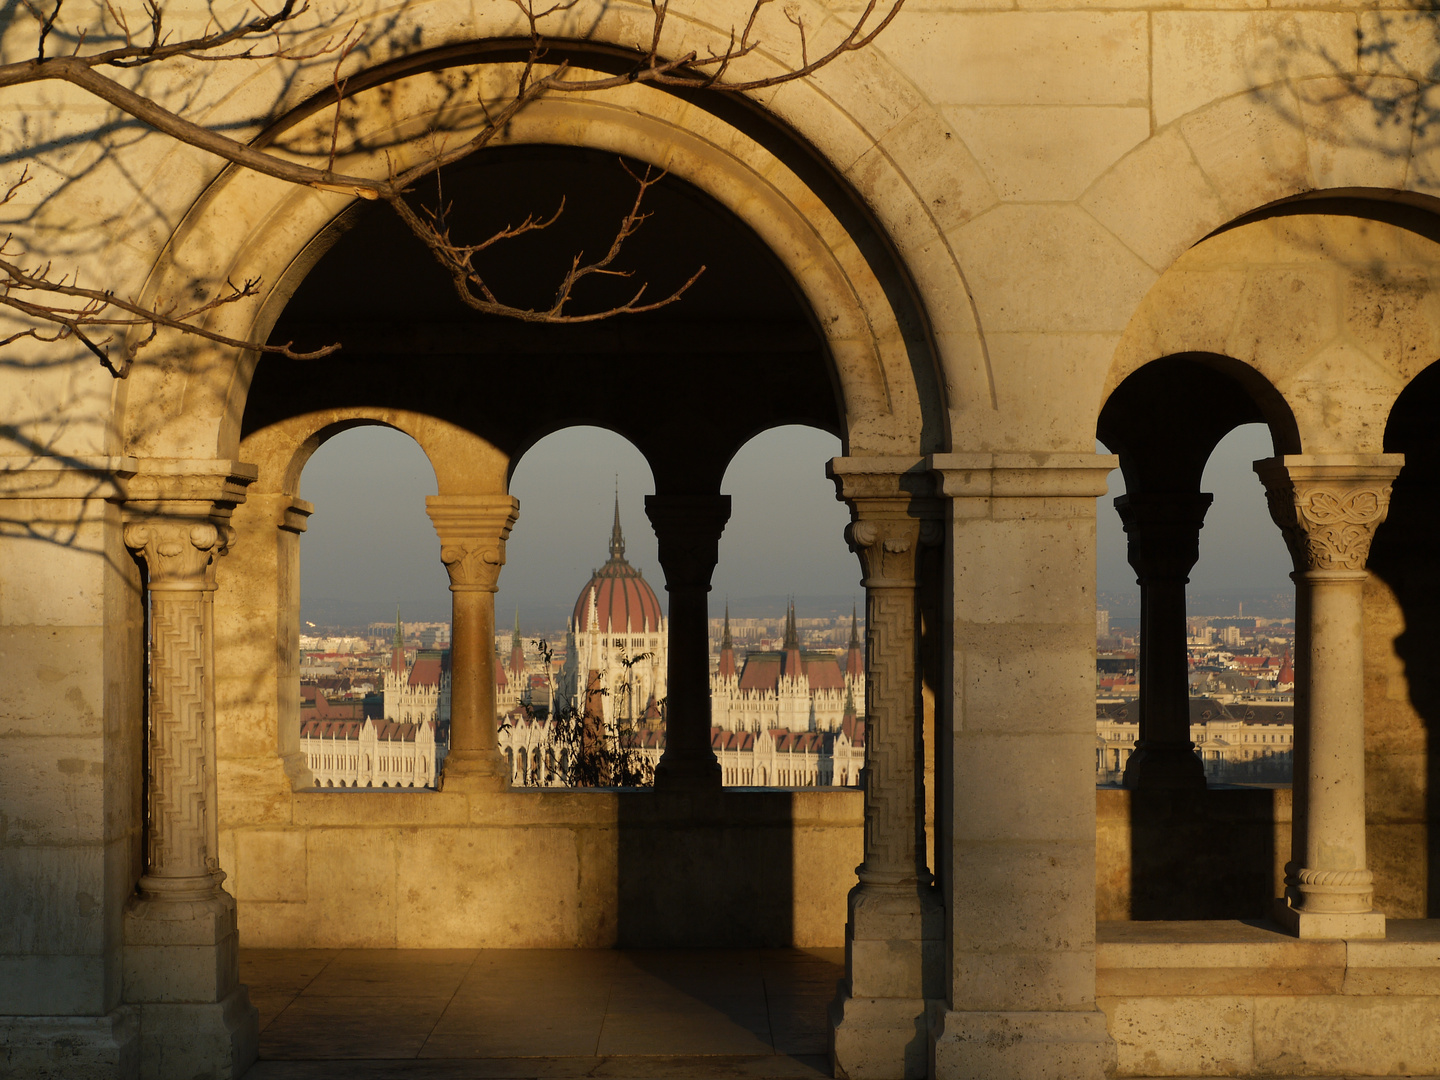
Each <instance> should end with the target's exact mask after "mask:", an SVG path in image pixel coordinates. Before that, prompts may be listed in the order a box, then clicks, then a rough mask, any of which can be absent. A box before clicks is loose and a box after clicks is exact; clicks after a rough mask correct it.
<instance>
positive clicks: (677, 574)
mask: <svg viewBox="0 0 1440 1080" xmlns="http://www.w3.org/2000/svg"><path fill="white" fill-rule="evenodd" d="M645 516H646V517H648V518H649V519H650V524H651V525H652V526H653V527H654V529H655V539H656V541H657V542H658V548H659V551H658V554H659V557H660V565H661V566H662V567H663V568H664V570H665V587H666V588H667V589H670V590H674V589H676V588H682V589H685V588H688V589H703V590H706V591H708V590H709V588H710V578H711V575H713V574H714V573H715V564H716V563H717V562H718V561H719V559H720V535H721V533H723V532H724V531H725V525H726V523H727V522H728V521H729V520H730V496H728V495H647V496H646V497H645Z"/></svg>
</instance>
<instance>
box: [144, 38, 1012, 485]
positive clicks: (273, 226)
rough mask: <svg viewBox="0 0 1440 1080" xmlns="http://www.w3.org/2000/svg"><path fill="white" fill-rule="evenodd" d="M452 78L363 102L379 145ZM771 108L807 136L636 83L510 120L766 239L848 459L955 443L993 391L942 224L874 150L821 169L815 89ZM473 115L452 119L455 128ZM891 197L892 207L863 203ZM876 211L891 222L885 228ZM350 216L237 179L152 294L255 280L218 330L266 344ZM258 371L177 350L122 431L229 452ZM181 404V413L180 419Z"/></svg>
mask: <svg viewBox="0 0 1440 1080" xmlns="http://www.w3.org/2000/svg"><path fill="white" fill-rule="evenodd" d="M417 62H419V61H417ZM431 62H432V63H433V62H435V61H433V60H432V61H431ZM457 62H458V61H457ZM876 62H878V61H876ZM445 78H446V76H445V69H439V70H429V71H425V72H422V73H419V74H411V75H404V76H401V77H397V78H396V79H394V80H393V81H391V82H388V83H386V84H385V85H384V90H385V94H384V95H383V98H384V103H383V105H381V104H379V98H380V97H381V95H378V94H372V95H370V96H369V97H368V98H367V95H366V94H361V95H359V96H358V97H356V98H355V99H353V100H354V101H355V102H356V103H357V107H363V108H365V109H366V110H367V112H366V114H365V115H364V117H363V119H362V121H361V126H362V128H365V129H366V134H367V137H369V138H371V139H372V140H378V141H386V140H387V139H388V140H390V141H391V143H392V145H391V146H389V147H388V152H389V154H390V155H391V157H392V158H394V159H396V160H399V161H404V160H406V159H407V156H408V157H410V158H413V157H414V156H415V155H417V154H419V153H422V152H423V145H422V144H424V138H423V134H424V131H425V128H426V127H427V125H428V124H430V123H431V122H432V121H433V120H434V118H435V117H436V115H437V114H439V112H440V111H441V110H442V109H443V108H444V106H445V104H446V99H447V96H448V95H449V94H450V93H451V91H452V90H453V87H450V86H449V85H448V84H447V83H446V82H445ZM777 97H778V98H784V100H785V102H786V103H787V104H788V103H791V102H793V104H791V105H790V106H789V107H790V110H791V113H790V115H791V116H792V117H793V119H795V120H800V119H802V117H803V118H804V123H803V124H797V127H798V128H799V129H800V130H799V133H798V135H796V134H793V133H791V132H789V131H787V130H786V129H785V128H783V127H782V126H780V125H777V124H776V123H775V122H774V120H773V119H768V120H767V119H765V118H764V114H761V113H760V112H759V111H758V109H757V108H755V107H753V106H751V105H749V104H748V103H747V104H744V105H735V106H734V108H731V109H730V110H729V112H727V111H726V109H716V110H715V111H707V110H706V108H704V107H703V106H704V104H705V103H704V102H699V103H698V104H697V102H696V101H692V100H687V99H684V98H681V97H679V96H676V95H672V94H666V93H661V92H659V91H655V90H651V89H648V88H644V87H638V86H630V87H627V88H625V89H624V90H620V91H615V92H611V93H607V94H604V95H595V96H593V97H587V98H585V99H584V100H578V99H577V100H564V101H560V100H556V101H541V102H539V103H537V104H536V105H535V106H534V107H533V108H531V109H528V110H527V111H526V112H525V113H524V114H523V115H522V116H521V117H519V118H518V119H517V120H516V122H515V123H514V125H512V130H511V131H510V132H509V135H508V140H507V141H508V142H510V143H512V144H526V143H529V144H544V143H557V144H562V145H576V146H589V147H593V148H598V149H602V150H605V151H607V152H617V153H623V154H626V155H629V156H631V157H634V158H637V159H638V160H641V161H645V162H649V163H653V164H656V165H659V166H662V167H664V168H666V169H668V170H669V171H670V172H671V173H673V174H675V175H676V176H678V177H681V178H683V179H685V180H687V181H689V182H691V183H693V184H695V185H696V186H697V187H699V188H701V189H702V190H704V191H705V192H706V193H707V194H709V195H710V196H712V197H714V198H715V199H716V200H717V201H719V202H720V203H721V204H722V205H724V206H725V207H726V208H727V209H729V210H730V211H732V212H733V213H735V214H736V215H737V216H738V217H740V218H741V220H743V221H745V222H746V223H747V224H748V225H749V226H750V227H751V228H753V229H754V230H755V231H756V232H757V233H758V234H759V235H760V236H761V238H762V240H763V241H764V243H765V244H766V245H767V246H768V247H769V249H770V250H772V251H773V252H774V253H775V254H776V256H777V257H778V258H779V259H780V261H781V262H782V263H783V264H784V265H785V267H786V268H787V270H788V271H789V273H790V274H791V275H792V277H793V278H794V280H795V281H796V283H797V285H798V287H799V288H800V290H801V291H802V292H803V294H804V295H805V297H806V299H807V301H808V303H809V305H810V307H811V309H812V310H813V313H814V316H815V319H816V322H817V324H818V326H819V327H820V328H821V329H822V331H823V335H824V339H825V342H826V345H827V348H828V351H829V354H830V358H831V361H832V362H833V365H834V370H835V372H836V375H837V378H838V381H839V383H840V386H841V392H842V396H843V399H844V403H845V414H846V429H847V430H846V431H845V433H844V434H845V437H846V441H847V443H849V444H852V449H851V452H852V453H855V452H860V453H870V454H876V453H881V454H884V453H923V452H926V451H927V450H936V449H943V448H944V445H945V441H946V438H947V436H946V434H945V431H946V426H947V425H946V424H945V423H944V415H945V409H946V407H947V399H949V398H956V399H957V400H958V399H959V398H960V397H972V398H975V399H978V400H987V399H988V397H989V396H990V391H989V389H988V388H987V386H988V384H987V385H981V384H976V383H975V382H974V379H975V378H976V377H979V378H980V379H981V382H982V383H983V382H984V380H985V379H987V378H988V375H986V374H985V363H984V362H983V359H979V358H978V356H979V354H978V353H977V351H976V350H978V349H980V345H979V338H978V334H977V332H976V327H975V324H974V318H973V312H971V311H970V308H969V306H968V303H965V304H956V303H954V302H953V300H954V298H955V297H968V291H967V289H966V287H965V284H964V281H963V279H962V278H961V277H960V274H959V270H958V267H957V266H956V264H955V260H954V258H953V256H951V255H948V254H947V253H948V250H949V249H948V245H946V243H945V241H944V238H943V235H942V233H941V231H940V230H941V226H940V223H939V222H938V221H937V220H936V219H935V218H934V217H933V216H932V215H931V214H929V212H928V211H927V210H926V209H925V204H924V202H923V201H920V202H918V203H917V195H918V192H917V190H916V187H915V184H914V183H912V182H907V181H905V180H904V179H903V178H902V177H900V176H899V174H898V172H897V171H896V169H895V166H894V164H893V162H891V161H890V160H889V158H888V157H886V156H885V155H884V154H883V153H872V154H869V155H866V154H864V153H862V154H861V156H862V157H868V159H869V160H868V162H867V163H866V165H865V168H864V169H863V170H860V171H857V170H856V169H855V168H852V169H851V170H850V171H849V172H848V173H847V174H846V175H845V176H837V175H836V173H835V170H834V169H832V168H830V167H828V166H819V165H818V164H817V162H816V160H815V157H814V154H813V150H811V149H810V147H809V146H807V145H806V144H805V143H804V142H802V141H801V139H802V138H803V139H809V140H810V141H811V142H812V143H820V144H824V143H827V142H828V143H833V142H834V138H833V135H834V133H833V131H830V129H831V128H833V127H835V126H836V125H837V124H838V125H841V126H845V127H853V125H854V119H853V118H852V117H848V116H844V115H838V114H843V110H840V109H838V107H837V106H835V105H834V104H833V103H829V104H825V105H824V106H823V112H822V114H821V115H818V116H815V115H812V114H813V111H814V110H815V109H816V108H817V107H820V106H821V102H824V101H828V99H824V98H821V97H820V96H818V94H816V92H814V91H813V90H811V89H808V88H807V89H804V90H801V89H796V90H793V91H792V90H791V89H790V88H788V87H787V88H786V91H785V93H783V94H781V95H777ZM372 98H373V99H374V100H371V99H372ZM801 99H804V100H805V104H804V106H803V108H801V107H800V105H801ZM732 104H733V103H732ZM785 111H786V110H784V109H780V110H779V112H780V113H781V114H784V113H785ZM825 113H828V114H829V115H825ZM295 116H296V118H298V120H297V122H298V123H299V124H301V125H303V124H304V123H310V122H313V121H314V119H315V118H314V116H310V117H309V118H308V119H307V117H306V111H305V109H303V108H302V109H300V110H297V112H296V114H295ZM466 122H468V118H467V117H465V116H460V117H458V118H456V119H455V123H456V124H457V126H458V127H461V128H463V126H464V124H465V123H466ZM937 122H938V121H937ZM278 126H284V125H283V124H282V125H278ZM292 126H293V125H292ZM827 131H828V132H829V136H828V137H827V136H826V134H825V133H826V132H827ZM812 136H813V138H812ZM870 137H871V136H870V135H868V134H867V135H866V136H864V138H870ZM862 141H863V140H862ZM852 149H855V147H853V146H852ZM872 149H873V144H872ZM386 167H387V166H386V163H385V159H384V155H382V154H380V153H351V154H347V155H345V156H344V157H343V159H342V160H338V161H337V168H343V169H345V170H347V171H350V172H353V173H359V174H378V173H379V172H381V171H382V170H383V169H384V168H386ZM881 190H883V191H885V192H887V194H886V197H884V198H880V199H867V195H869V194H877V193H879V192H880V191H881ZM867 201H870V202H873V203H874V204H875V205H876V206H877V207H884V208H885V209H886V211H887V214H888V217H889V218H891V219H893V221H884V222H877V221H876V220H875V219H874V217H873V216H872V215H871V214H870V213H869V211H868V210H866V209H865V206H866V202H867ZM347 206H348V204H347V199H346V198H345V197H344V196H339V195H334V194H328V193H320V192H315V191H311V190H308V189H307V190H295V189H289V188H287V187H286V186H285V185H282V184H279V183H277V182H274V181H271V180H269V179H267V178H264V177H260V176H256V175H254V174H247V173H245V172H243V171H240V170H234V169H231V170H227V171H226V172H225V173H223V174H222V175H221V176H220V178H219V179H217V180H216V181H215V182H214V183H213V184H211V186H210V187H209V188H208V189H207V191H206V192H205V194H204V196H203V197H202V198H201V199H200V200H199V201H198V202H197V203H196V204H195V205H194V206H193V207H192V208H191V210H190V212H189V213H188V214H187V216H186V218H185V220H184V221H183V222H182V224H181V225H180V227H179V228H178V229H176V230H175V233H174V235H173V237H172V239H171V242H170V244H169V246H168V248H167V249H166V252H165V254H164V256H163V258H162V259H161V260H160V262H159V263H158V264H157V265H156V267H155V268H154V270H153V272H152V273H151V275H150V281H149V285H148V292H149V295H173V294H175V293H176V292H177V291H178V290H184V289H188V288H196V287H200V288H204V287H205V286H206V285H208V284H211V283H218V282H221V281H223V280H225V279H226V278H227V277H228V278H235V275H237V274H239V275H241V277H245V278H250V277H257V276H258V277H260V278H262V279H263V280H264V281H265V282H266V283H267V289H266V292H265V293H264V295H263V296H258V297H256V298H255V299H254V302H253V303H247V304H236V305H230V306H228V307H225V308H222V309H217V311H216V312H214V313H213V317H212V321H211V324H210V325H211V327H212V328H213V329H216V330H218V331H221V332H224V333H227V334H234V335H237V336H246V335H249V334H252V333H257V334H259V335H260V336H264V334H265V333H267V332H268V329H269V327H270V326H271V325H272V324H273V322H274V320H275V318H276V317H277V316H278V315H279V312H280V310H281V309H282V308H283V306H284V303H285V301H286V299H287V298H288V296H289V294H290V292H292V291H293V289H294V288H295V286H296V284H297V283H298V281H299V280H300V279H302V278H303V277H304V274H305V273H306V271H308V269H309V268H310V267H311V266H313V265H314V263H315V261H316V260H317V259H318V258H319V257H320V255H321V254H323V252H324V251H325V250H326V249H327V248H328V246H329V244H330V242H332V240H333V237H334V236H335V235H336V234H337V233H338V232H339V231H341V230H342V229H343V228H344V225H345V212H346V210H347ZM902 222H903V223H905V225H904V230H905V231H906V232H908V233H909V234H910V235H907V236H905V237H892V236H890V235H888V232H887V226H888V225H890V224H899V223H902ZM900 250H903V251H908V252H913V254H914V256H915V258H913V259H908V258H904V257H903V256H902V255H901V254H900V253H899V252H900ZM912 262H913V263H914V264H915V265H914V267H913V269H912V267H911V263H912ZM942 297H943V298H945V299H944V300H943V301H941V299H940V298H942ZM926 298H930V299H929V300H928V301H927V299H926ZM167 350H168V351H167ZM162 353H163V354H164V355H163V358H162V355H161V354H162ZM253 361H254V357H253V355H249V354H239V353H238V352H236V351H234V350H224V349H217V348H214V347H211V346H208V345H200V344H197V343H195V342H187V341H168V342H167V343H166V344H165V345H164V346H162V347H161V348H158V349H156V350H155V353H154V357H153V359H152V360H151V361H150V362H146V363H142V364H140V365H138V366H137V368H136V369H135V371H134V372H133V374H132V377H131V379H130V380H129V383H130V385H129V386H127V387H126V392H125V401H124V402H123V403H122V408H123V410H124V419H123V420H122V422H121V426H122V428H123V430H124V432H125V441H126V443H127V445H128V446H129V447H130V448H131V449H132V451H134V452H136V453H143V454H145V455H147V456H148V455H155V456H184V457H193V456H216V455H218V456H221V457H225V456H228V455H233V454H234V453H235V452H236V450H235V448H236V446H237V444H238V441H239V437H240V415H241V412H242V411H243V406H244V400H245V395H246V392H247V387H248V380H249V376H250V372H251V371H252V370H253ZM977 373H978V376H977ZM181 401H183V403H184V408H183V410H181V409H179V408H172V406H175V405H178V403H180V402H181ZM157 407H158V408H161V409H164V410H165V412H166V414H167V415H168V416H170V417H172V418H174V417H179V416H181V415H182V413H183V420H180V421H179V422H176V421H175V420H171V421H169V422H167V423H166V425H164V427H163V429H159V428H152V427H149V426H147V424H146V420H145V417H146V416H147V415H149V416H153V415H154V410H155V409H156V408H157Z"/></svg>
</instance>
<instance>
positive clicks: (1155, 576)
mask: <svg viewBox="0 0 1440 1080" xmlns="http://www.w3.org/2000/svg"><path fill="white" fill-rule="evenodd" d="M1210 503H1211V496H1209V495H1203V494H1171V493H1168V492H1156V493H1153V494H1150V493H1136V494H1131V495H1122V496H1120V498H1118V499H1116V500H1115V509H1117V510H1118V511H1120V520H1121V521H1123V522H1124V523H1125V535H1126V538H1127V544H1126V554H1127V555H1128V556H1129V559H1130V565H1131V566H1132V567H1134V569H1135V573H1136V575H1137V581H1138V583H1139V585H1140V702H1139V705H1140V739H1139V741H1138V742H1137V743H1136V744H1135V752H1134V753H1133V754H1131V755H1130V760H1129V762H1128V763H1127V764H1126V766H1125V786H1126V787H1128V788H1138V789H1142V790H1154V789H1159V788H1166V789H1175V788H1190V789H1194V788H1203V787H1205V767H1204V765H1202V764H1201V762H1200V759H1199V757H1197V756H1196V754H1195V744H1194V743H1193V742H1191V741H1190V680H1189V674H1190V668H1189V663H1188V661H1187V650H1186V645H1185V636H1186V635H1185V586H1186V585H1187V584H1188V583H1189V580H1190V570H1191V568H1192V567H1193V566H1194V565H1195V560H1197V559H1198V558H1199V557H1200V529H1201V526H1203V525H1204V524H1205V511H1206V510H1208V509H1210Z"/></svg>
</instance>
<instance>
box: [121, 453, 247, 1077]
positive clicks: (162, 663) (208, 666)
mask: <svg viewBox="0 0 1440 1080" xmlns="http://www.w3.org/2000/svg"><path fill="white" fill-rule="evenodd" d="M253 479H254V473H253V471H249V470H246V469H245V468H244V467H243V466H236V465H233V464H232V463H229V462H204V463H201V462H175V463H156V465H155V467H154V468H153V470H151V469H142V470H141V472H140V473H139V474H138V475H137V476H136V477H135V479H134V480H133V481H132V482H131V484H130V498H129V499H128V500H127V503H126V508H125V514H126V525H125V544H126V546H127V547H128V548H129V549H130V550H131V551H132V552H133V553H134V554H135V555H136V557H137V558H138V559H139V560H140V561H141V562H142V563H143V564H144V567H145V569H146V572H147V574H146V599H147V601H148V620H147V621H148V625H149V676H150V678H149V694H148V715H147V735H148V751H149V758H148V773H147V790H146V804H147V805H146V818H147V820H146V826H147V828H146V836H145V848H144V852H145V859H144V863H145V865H144V873H143V874H142V876H141V878H140V881H139V884H138V889H137V895H136V896H135V898H134V899H133V900H132V901H131V902H130V904H129V905H127V908H126V912H125V961H124V974H123V980H124V994H125V1000H126V1001H127V1002H130V1003H132V1004H136V1005H138V1006H139V1007H140V1041H141V1059H142V1062H143V1063H144V1064H143V1070H144V1072H143V1073H142V1075H153V1076H157V1077H168V1076H180V1075H185V1076H217V1077H218V1076H230V1075H237V1076H238V1075H239V1074H240V1073H242V1072H244V1070H245V1069H246V1068H247V1067H248V1066H249V1064H250V1062H252V1061H253V1060H254V1059H255V1056H256V1052H257V1050H258V1041H259V1027H258V1014H257V1013H256V1010H255V1009H254V1008H253V1007H252V1006H251V1005H250V1001H249V997H248V994H247V993H246V990H245V987H244V986H242V985H240V982H239V970H238V959H239V957H238V940H237V935H236V927H235V902H234V900H233V899H232V898H231V897H230V895H229V894H228V893H227V892H225V890H224V889H223V888H222V887H221V883H222V881H223V880H224V878H225V875H224V873H223V872H222V871H221V870H220V869H219V864H218V862H217V851H216V836H217V819H216V814H215V809H216V791H215V695H214V684H215V659H214V628H213V606H212V594H213V591H214V588H215V561H216V560H217V559H218V558H219V557H220V556H221V555H223V554H224V553H225V550H226V547H227V545H228V543H229V541H230V538H231V536H232V531H231V528H230V524H229V520H230V514H231V511H232V510H233V509H234V506H235V504H236V503H237V502H239V501H240V500H241V499H242V498H243V497H244V485H245V484H247V483H249V482H250V480H253Z"/></svg>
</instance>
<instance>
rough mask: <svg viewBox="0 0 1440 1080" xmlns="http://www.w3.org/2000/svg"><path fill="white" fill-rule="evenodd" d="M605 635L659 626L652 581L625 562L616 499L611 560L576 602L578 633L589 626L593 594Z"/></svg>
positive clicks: (648, 630) (656, 598)
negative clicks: (592, 594)
mask: <svg viewBox="0 0 1440 1080" xmlns="http://www.w3.org/2000/svg"><path fill="white" fill-rule="evenodd" d="M591 593H594V596H595V601H594V602H595V611H596V614H597V615H598V616H599V620H598V621H599V623H600V632H601V633H602V634H610V633H615V634H623V633H626V632H627V631H629V632H633V633H648V632H650V631H656V630H659V629H660V619H661V614H662V613H661V610H660V598H659V597H658V596H656V595H655V590H654V589H652V588H651V587H650V583H649V582H647V581H646V580H645V579H644V578H643V577H641V576H640V571H639V570H636V569H635V568H634V567H633V566H631V565H630V564H629V563H628V562H626V561H625V537H624V536H623V535H622V534H621V532H620V501H619V499H618V498H617V499H616V501H615V525H614V528H613V529H612V530H611V532H610V559H609V561H608V562H606V563H605V565H604V566H602V567H601V568H600V569H599V570H596V571H595V573H594V575H593V576H592V577H591V578H590V580H589V581H588V582H587V583H586V584H585V588H584V589H582V590H581V592H580V598H579V599H578V600H576V601H575V614H574V616H573V619H572V621H573V623H574V626H575V632H576V633H577V634H578V633H581V632H582V631H585V630H588V629H590V602H591V601H590V597H591Z"/></svg>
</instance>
